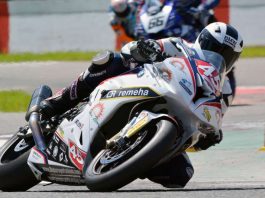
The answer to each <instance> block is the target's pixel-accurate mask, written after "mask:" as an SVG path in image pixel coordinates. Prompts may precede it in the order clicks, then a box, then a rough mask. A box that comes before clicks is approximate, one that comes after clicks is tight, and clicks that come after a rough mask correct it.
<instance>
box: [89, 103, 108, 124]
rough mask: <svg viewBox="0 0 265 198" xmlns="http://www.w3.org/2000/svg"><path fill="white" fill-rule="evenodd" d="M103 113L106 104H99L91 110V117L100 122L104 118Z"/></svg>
mask: <svg viewBox="0 0 265 198" xmlns="http://www.w3.org/2000/svg"><path fill="white" fill-rule="evenodd" d="M103 111H104V104H103V103H97V104H96V105H95V106H93V107H92V109H91V110H90V112H89V113H90V115H91V116H92V117H93V118H95V119H96V120H98V119H99V118H101V117H102V116H103Z"/></svg>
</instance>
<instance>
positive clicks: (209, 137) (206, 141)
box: [194, 129, 223, 150]
mask: <svg viewBox="0 0 265 198" xmlns="http://www.w3.org/2000/svg"><path fill="white" fill-rule="evenodd" d="M222 139H223V132H222V130H221V129H220V130H219V131H217V132H215V133H208V134H205V136H201V137H200V139H199V140H198V142H197V143H196V144H195V145H194V148H195V149H196V150H207V149H208V148H209V147H211V146H214V145H215V144H219V143H220V142H221V141H222Z"/></svg>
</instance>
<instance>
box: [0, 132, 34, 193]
mask: <svg viewBox="0 0 265 198" xmlns="http://www.w3.org/2000/svg"><path fill="white" fill-rule="evenodd" d="M33 146H34V141H33V138H27V139H26V140H25V139H20V138H18V137H17V135H16V134H15V135H14V136H13V137H12V138H11V139H9V140H8V141H7V142H6V143H5V144H4V145H3V147H2V148H1V149H0V190H2V191H26V190H28V189H29V188H31V187H33V186H35V185H36V184H38V183H39V181H38V180H37V179H36V178H35V176H34V175H33V173H32V171H31V169H30V168H29V166H28V164H27V160H28V156H29V154H30V150H31V148H32V147H33Z"/></svg>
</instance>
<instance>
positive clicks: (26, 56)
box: [0, 46, 265, 62]
mask: <svg viewBox="0 0 265 198" xmlns="http://www.w3.org/2000/svg"><path fill="white" fill-rule="evenodd" d="M97 53H98V52H96V51H89V52H49V53H40V54H35V53H20V54H0V62H24V61H89V60H91V59H92V58H93V57H94V56H95V55H96V54H97ZM241 57H244V58H254V57H265V46H251V47H245V48H244V50H243V53H242V55H241Z"/></svg>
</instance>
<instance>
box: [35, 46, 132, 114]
mask: <svg viewBox="0 0 265 198" xmlns="http://www.w3.org/2000/svg"><path fill="white" fill-rule="evenodd" d="M127 70H128V68H126V67H125V66H124V62H123V58H122V57H121V55H120V54H118V53H115V54H114V53H113V52H111V51H106V52H103V53H101V54H99V55H97V56H95V57H94V58H93V60H92V64H91V65H90V66H89V67H88V69H87V70H86V71H85V72H83V73H82V74H81V75H80V76H79V78H78V79H77V80H75V81H74V82H73V83H72V84H71V85H70V86H68V87H66V88H64V89H63V90H62V91H60V92H58V93H56V94H55V95H54V96H52V97H50V98H48V99H46V100H44V101H42V102H41V104H40V112H41V113H42V115H43V117H44V119H49V118H51V117H53V116H55V115H60V114H62V113H64V112H66V111H67V110H69V109H70V108H73V107H74V106H76V105H77V104H78V103H79V102H80V101H82V100H83V99H84V98H86V97H88V96H89V95H90V93H91V92H92V91H93V90H94V89H95V88H96V87H97V86H98V84H99V83H101V82H102V81H103V80H106V79H107V78H110V77H113V76H117V75H119V74H121V73H123V72H125V71H127Z"/></svg>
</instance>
